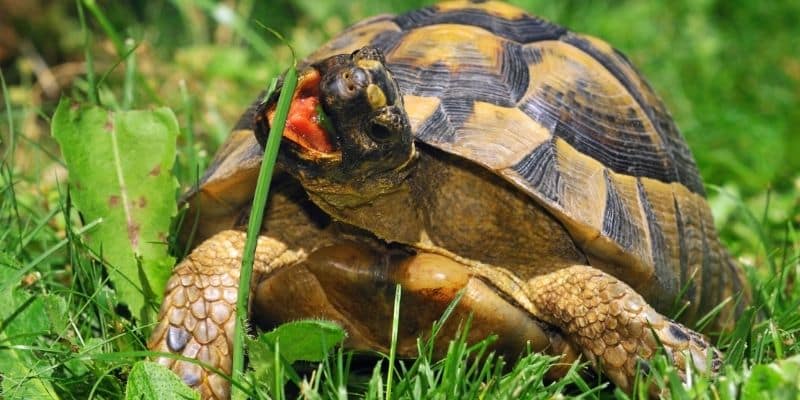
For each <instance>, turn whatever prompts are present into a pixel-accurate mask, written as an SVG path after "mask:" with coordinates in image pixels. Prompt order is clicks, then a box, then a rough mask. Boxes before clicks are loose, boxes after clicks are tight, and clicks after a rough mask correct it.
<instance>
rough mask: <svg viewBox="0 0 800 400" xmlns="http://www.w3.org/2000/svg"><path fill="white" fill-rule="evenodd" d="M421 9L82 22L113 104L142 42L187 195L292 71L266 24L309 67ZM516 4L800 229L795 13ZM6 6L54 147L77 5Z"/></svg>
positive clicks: (289, 8) (29, 114)
mask: <svg viewBox="0 0 800 400" xmlns="http://www.w3.org/2000/svg"><path fill="white" fill-rule="evenodd" d="M86 3H94V2H93V1H91V2H86ZM427 3H428V2H423V1H419V0H402V1H401V0H391V1H342V0H333V1H331V0H328V1H318V0H294V1H286V0H279V1H267V2H260V1H253V0H243V1H225V2H219V3H217V2H213V1H210V0H198V1H180V0H173V1H163V0H157V1H130V2H117V1H100V2H97V3H96V4H97V6H98V7H99V9H101V10H102V13H103V14H104V15H105V17H106V18H107V21H106V24H105V26H104V24H103V23H101V21H100V19H98V18H96V16H95V15H93V14H92V13H90V12H87V15H86V21H87V23H88V25H89V26H90V28H91V30H92V31H93V37H92V43H93V45H92V48H91V50H92V52H93V54H94V58H95V60H94V62H95V69H96V70H97V71H98V74H100V75H103V74H104V73H106V72H108V75H107V76H105V77H104V78H105V79H104V83H105V86H104V87H105V89H104V90H103V91H102V92H101V96H102V98H103V99H104V102H105V103H106V104H109V105H112V107H113V106H114V105H115V104H119V100H118V99H119V98H120V97H122V96H123V95H124V94H123V93H122V91H123V90H122V89H121V83H120V82H122V80H123V77H124V74H125V71H126V68H128V66H129V65H130V64H124V63H123V64H122V65H118V64H119V63H118V61H119V59H120V57H119V55H118V53H119V48H120V47H124V45H123V46H120V43H122V42H123V41H124V40H125V39H128V38H130V39H131V40H132V43H133V44H135V45H136V46H137V47H136V50H135V52H134V53H135V65H136V70H135V71H134V72H135V76H136V82H137V85H136V86H135V87H134V88H133V90H134V93H133V94H132V95H133V98H134V99H135V106H136V107H139V108H141V107H148V106H152V105H167V106H170V107H172V108H173V109H174V110H175V111H176V113H177V114H178V116H179V118H180V119H181V126H182V128H183V129H184V133H185V135H184V136H183V137H182V138H181V144H182V145H188V146H189V147H188V149H187V148H186V147H184V149H187V150H186V151H183V152H182V154H181V159H180V160H179V161H180V163H179V165H180V166H181V167H180V168H179V169H178V171H177V172H178V175H179V177H180V178H181V181H182V183H183V184H184V185H187V184H188V183H189V182H191V180H192V179H193V177H194V176H196V173H197V171H198V170H199V171H202V169H203V168H204V166H205V164H206V163H207V162H208V159H209V157H210V156H211V155H213V152H214V150H215V149H216V148H217V146H218V145H219V144H220V143H221V142H222V141H223V140H224V138H225V136H226V135H227V132H228V129H229V128H230V127H231V125H232V124H233V123H234V122H235V121H236V119H237V117H238V114H239V113H241V111H242V110H244V109H245V107H246V106H247V105H248V103H249V102H251V101H252V100H253V99H254V96H255V95H256V94H257V93H258V92H259V91H260V90H261V89H262V88H264V87H265V85H266V83H267V82H268V79H269V77H271V76H273V75H274V74H277V73H279V72H280V71H281V70H282V69H283V68H285V66H287V65H289V60H290V53H289V51H288V50H287V49H286V47H285V46H282V45H281V43H280V41H279V40H278V39H276V38H275V37H274V36H273V35H271V34H270V33H269V32H267V30H266V29H264V28H263V27H264V26H266V27H269V28H272V29H274V30H276V31H277V32H280V33H282V34H283V35H284V36H285V37H286V38H287V39H288V41H289V42H290V43H291V44H292V45H293V46H294V48H295V49H296V50H297V53H298V56H300V57H302V56H304V55H305V54H308V53H309V52H310V51H311V50H313V49H314V48H316V47H317V46H319V45H320V44H321V43H323V42H324V41H325V40H326V39H328V38H330V37H331V36H333V35H335V34H336V33H337V32H339V31H340V30H341V29H343V28H344V27H346V26H347V25H349V24H351V23H353V22H355V21H357V20H359V19H361V18H364V17H366V16H369V15H373V14H377V13H384V12H391V13H397V12H403V11H405V10H410V9H413V8H416V7H419V6H423V5H425V4H427ZM513 3H515V4H517V5H519V6H521V7H522V8H524V9H526V10H528V11H530V12H532V13H535V14H538V15H541V16H543V17H545V18H547V19H550V20H552V21H554V22H557V23H559V24H562V25H565V26H567V27H569V28H570V29H572V30H574V31H578V32H583V33H587V34H591V35H594V36H597V37H600V38H603V39H605V40H606V41H608V42H610V43H611V44H612V45H614V46H615V47H617V48H618V49H620V50H621V51H622V52H624V53H625V54H627V55H628V57H629V58H630V59H631V60H632V61H633V63H634V64H635V65H637V66H638V67H639V68H640V70H641V71H642V72H643V73H644V75H645V76H646V77H647V78H648V79H649V81H650V83H651V84H652V86H654V87H655V89H656V91H657V93H659V94H660V95H661V97H662V98H663V99H664V100H665V102H666V103H667V105H668V107H669V109H670V110H671V111H672V113H673V116H674V117H675V119H676V120H677V123H678V126H679V127H680V128H681V130H682V132H683V134H684V135H685V136H686V138H687V140H688V142H689V144H690V147H691V148H692V150H693V151H694V154H695V157H696V158H697V161H698V164H699V166H700V170H701V172H702V175H703V177H704V179H705V182H706V183H707V184H711V185H718V186H722V187H724V188H725V190H726V192H730V193H733V194H734V195H738V196H741V197H742V198H744V199H745V201H746V202H747V203H748V204H750V205H751V206H752V208H753V209H755V210H758V209H761V208H764V207H766V205H767V203H771V204H775V203H776V202H777V203H781V204H780V206H778V207H770V208H769V209H770V210H769V212H768V213H767V219H768V220H769V221H772V222H774V223H775V224H777V225H781V226H784V227H785V223H786V221H790V223H793V224H795V225H796V224H797V223H798V222H800V221H798V219H800V217H798V212H797V210H798V205H797V203H798V199H797V193H800V189H798V187H800V156H798V153H800V134H798V132H796V127H797V126H798V125H800V111H798V109H797V107H798V104H800V102H798V98H799V97H800V23H798V22H799V21H800V1H796V0H786V1H729V0H676V1H647V2H644V1H592V2H586V1H556V2H554V1H541V0H527V1H514V2H513ZM0 6H2V10H3V12H0V43H2V45H1V46H0V62H2V68H3V74H4V77H5V79H6V82H7V83H8V85H9V88H10V97H11V98H10V104H11V108H12V111H13V113H14V117H15V121H16V122H17V123H18V124H19V125H17V126H22V127H24V128H23V130H22V133H23V136H24V138H23V139H24V140H23V141H26V140H27V142H29V143H36V144H37V146H38V147H39V148H44V149H46V150H47V149H49V150H52V151H55V148H54V147H53V146H52V144H51V143H49V140H50V139H49V138H48V135H47V132H48V130H49V129H48V127H47V119H48V116H49V115H51V114H52V110H53V108H54V105H55V104H56V102H57V99H58V97H59V96H60V95H61V94H62V93H68V94H70V95H72V96H75V97H81V96H84V95H83V94H82V93H83V92H82V90H83V89H85V88H86V81H85V79H84V77H83V66H84V64H83V61H84V60H85V54H86V53H85V50H86V49H85V46H84V35H83V33H82V31H81V27H80V23H79V17H78V13H77V7H76V4H75V2H72V1H44V0H36V1H29V0H0ZM184 85H185V86H184ZM182 89H185V90H183V91H182ZM0 129H5V128H0ZM4 132H6V131H4ZM7 142H8V141H5V143H7ZM18 151H20V152H23V154H21V155H20V156H19V157H17V162H18V163H22V165H21V166H20V167H21V168H22V169H23V170H24V171H25V173H27V174H31V175H33V176H36V174H38V173H41V171H47V170H48V169H47V167H46V164H47V157H46V156H41V155H36V154H33V153H27V154H25V153H24V149H23V148H21V149H19V150H18ZM26 159H27V160H28V162H25V161H24V160H26ZM190 160H191V161H190ZM195 161H196V162H197V165H190V163H192V162H195ZM716 193H717V192H716V191H715V190H713V188H712V190H711V196H712V199H713V201H712V206H713V207H714V209H715V215H716V216H717V219H718V222H720V223H721V224H722V225H725V222H726V221H729V220H730V219H731V216H732V215H733V214H735V212H736V206H735V205H734V202H733V201H731V200H730V196H718V195H717V194H716ZM734 197H735V196H734ZM733 219H735V216H734V218H733Z"/></svg>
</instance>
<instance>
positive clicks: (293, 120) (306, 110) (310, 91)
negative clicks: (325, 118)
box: [268, 70, 335, 153]
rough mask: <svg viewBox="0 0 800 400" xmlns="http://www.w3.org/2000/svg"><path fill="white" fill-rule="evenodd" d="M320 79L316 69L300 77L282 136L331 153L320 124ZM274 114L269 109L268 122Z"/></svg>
mask: <svg viewBox="0 0 800 400" xmlns="http://www.w3.org/2000/svg"><path fill="white" fill-rule="evenodd" d="M320 80H321V77H320V75H319V72H318V71H316V70H313V71H310V72H308V73H306V74H304V75H303V76H302V77H301V78H300V82H299V84H298V88H297V91H296V92H295V95H294V97H293V98H292V103H291V104H290V105H289V115H288V116H287V117H286V127H284V129H283V136H284V137H285V138H287V139H289V140H291V141H292V142H295V143H297V144H298V145H300V146H301V147H303V148H306V149H310V150H315V151H318V152H321V153H331V152H333V151H334V150H335V149H334V146H333V144H332V143H331V141H330V135H329V133H328V132H327V131H326V130H325V128H324V127H323V126H322V125H321V124H320V121H321V118H320V115H319V112H320V111H319V109H320V107H319V82H320ZM274 115H275V110H274V109H273V110H270V111H269V114H268V118H269V121H270V123H272V120H273V118H274Z"/></svg>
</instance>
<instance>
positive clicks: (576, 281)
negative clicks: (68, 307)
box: [524, 266, 722, 392]
mask: <svg viewBox="0 0 800 400" xmlns="http://www.w3.org/2000/svg"><path fill="white" fill-rule="evenodd" d="M524 286H525V288H526V289H525V290H526V292H527V294H528V298H529V299H530V301H531V303H532V306H533V308H534V310H535V311H534V314H536V316H537V317H539V318H541V319H542V320H544V321H546V322H548V323H550V324H553V325H555V326H557V327H558V328H560V329H561V330H562V331H563V332H564V333H565V335H566V336H567V337H568V338H569V339H570V340H571V341H573V342H574V343H576V344H577V345H578V347H579V348H580V349H581V350H582V351H583V353H584V354H585V355H586V356H587V357H588V358H589V359H590V360H592V361H593V362H594V363H595V365H597V366H598V367H599V368H600V369H602V372H604V373H605V374H606V375H607V376H609V377H610V378H611V380H612V381H613V382H614V383H615V384H616V385H617V386H619V387H620V388H621V389H623V390H625V391H628V392H630V391H631V390H632V389H633V387H632V386H633V382H634V377H635V375H634V374H635V373H636V368H637V363H638V361H639V360H640V359H642V360H646V359H649V358H650V357H652V356H653V355H654V354H655V353H656V351H658V349H659V347H660V345H663V348H664V350H665V352H666V354H667V356H668V357H670V359H671V360H672V361H673V363H674V364H675V367H677V368H678V370H679V371H681V374H684V373H685V368H686V366H687V361H689V360H687V359H686V357H687V356H689V357H690V358H691V363H693V364H694V366H695V367H696V368H697V370H698V371H701V372H707V373H709V372H710V373H715V372H717V370H718V369H719V367H720V365H721V360H722V355H721V354H720V353H719V351H718V350H717V349H715V348H714V347H712V346H711V345H710V344H709V343H708V342H707V341H706V340H705V339H704V338H703V336H701V335H700V334H698V333H696V332H694V331H692V330H690V329H689V328H687V327H685V326H683V325H681V324H679V323H677V322H674V321H672V320H670V319H669V318H667V317H665V316H663V315H661V314H659V313H658V312H656V311H655V310H654V309H653V308H652V307H650V305H648V304H647V303H646V302H645V300H644V299H643V298H642V296H640V295H639V294H638V293H636V292H635V291H634V290H633V289H632V288H631V287H629V286H628V285H626V284H625V283H623V282H622V281H620V280H618V279H616V278H614V277H613V276H611V275H609V274H606V273H605V272H602V271H600V270H598V269H596V268H592V267H589V266H572V267H569V268H565V269H562V270H558V271H555V272H552V273H549V274H545V275H542V276H538V277H536V278H533V279H530V280H529V281H528V282H527V284H526V285H524ZM653 333H655V336H656V337H657V339H658V340H656V337H654V335H653ZM659 342H660V344H659ZM709 362H710V363H709Z"/></svg>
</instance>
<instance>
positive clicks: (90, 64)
mask: <svg viewBox="0 0 800 400" xmlns="http://www.w3.org/2000/svg"><path fill="white" fill-rule="evenodd" d="M75 5H76V6H77V7H78V18H79V20H80V23H81V29H82V30H83V47H84V56H85V57H86V81H87V82H88V83H89V88H88V89H87V93H88V94H89V102H90V103H92V104H100V100H99V95H98V93H97V79H96V78H95V76H94V54H93V53H92V31H91V30H90V29H89V27H88V26H87V25H86V17H84V15H83V5H82V4H81V1H80V0H75Z"/></svg>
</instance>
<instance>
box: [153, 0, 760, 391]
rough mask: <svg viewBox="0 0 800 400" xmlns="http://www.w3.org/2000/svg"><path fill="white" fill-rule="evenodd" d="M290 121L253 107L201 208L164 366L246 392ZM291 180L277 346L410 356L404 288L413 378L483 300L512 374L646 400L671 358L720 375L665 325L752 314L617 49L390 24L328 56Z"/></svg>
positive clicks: (354, 31) (461, 24) (269, 303)
mask: <svg viewBox="0 0 800 400" xmlns="http://www.w3.org/2000/svg"><path fill="white" fill-rule="evenodd" d="M275 103H276V96H275V95H273V96H272V97H270V98H267V99H259V100H257V101H256V102H255V103H254V104H253V105H251V107H250V108H249V109H248V110H247V111H246V112H245V114H244V115H243V116H242V118H241V119H240V121H239V122H238V123H237V124H236V126H235V128H234V129H233V131H232V133H231V134H230V137H229V138H228V139H227V141H226V143H225V144H223V146H222V147H221V149H220V150H219V152H218V153H217V155H216V156H215V158H214V160H213V161H212V163H211V165H210V167H209V168H208V170H207V171H206V173H205V175H204V176H203V178H202V179H201V181H200V184H199V186H198V187H196V188H195V189H193V190H191V191H189V193H188V194H187V195H186V197H185V199H184V201H185V202H186V204H188V210H189V211H188V218H186V220H187V221H190V222H191V221H196V222H197V223H196V224H191V223H189V224H186V225H192V229H190V230H191V231H192V233H193V235H195V239H196V240H197V241H201V242H202V243H201V244H200V245H199V246H197V247H196V248H194V250H193V251H192V252H191V254H189V255H188V256H187V257H186V258H185V259H184V260H183V261H182V262H181V263H180V264H178V265H177V266H176V268H175V270H174V273H173V276H172V278H171V279H170V280H169V282H168V284H167V288H166V295H165V300H164V303H163V305H162V307H161V311H160V314H159V323H158V325H157V326H156V328H155V329H154V332H153V334H152V336H151V339H150V341H149V343H148V345H149V347H150V348H151V349H154V350H158V351H164V352H172V353H177V354H181V355H183V356H186V357H189V358H196V359H198V360H201V361H203V362H206V363H208V364H211V365H213V366H216V367H219V368H220V369H221V370H222V371H224V372H226V373H230V370H231V359H230V357H231V351H232V350H231V345H232V334H233V326H234V318H233V315H234V314H235V306H234V305H235V300H236V297H237V284H238V277H239V265H240V259H241V248H242V246H243V243H244V236H245V234H244V232H243V229H242V227H243V225H244V221H245V220H246V218H247V215H248V213H249V206H250V201H251V198H252V195H253V191H254V189H253V188H254V187H255V180H256V176H257V171H258V168H259V166H260V163H261V157H262V154H263V146H262V145H263V141H264V138H265V132H267V130H268V127H269V124H270V122H271V118H272V115H273V113H274V108H275ZM318 109H321V110H322V111H323V113H322V114H317V112H316V110H318ZM322 115H325V116H327V118H326V121H322V120H321V118H322V117H321V116H322ZM277 170H278V172H276V176H275V178H274V183H273V188H272V189H271V193H270V201H269V204H268V205H267V209H266V216H265V221H264V223H263V225H262V232H261V236H260V237H259V239H258V246H257V250H256V252H257V256H256V266H255V269H256V271H255V274H254V278H253V282H252V285H251V293H252V295H253V297H252V300H251V310H250V313H251V318H252V320H253V321H255V322H256V324H257V325H258V326H265V327H266V326H272V325H275V324H278V323H280V322H283V321H289V320H293V319H298V318H306V317H317V318H325V319H331V320H334V321H337V322H339V323H341V324H342V325H343V326H344V327H345V329H346V330H347V331H348V333H349V336H348V338H347V339H346V341H345V346H347V347H350V348H354V349H362V350H386V349H387V348H388V346H389V328H390V324H391V312H392V303H393V293H394V287H395V285H397V284H399V285H401V287H402V290H403V296H402V298H403V302H402V304H401V307H400V310H401V323H400V327H399V329H400V332H399V339H398V354H400V355H401V356H408V357H413V356H414V355H415V351H416V343H415V340H416V338H417V337H419V336H424V335H425V334H426V332H427V330H429V329H430V326H431V323H432V321H434V320H435V319H436V318H438V317H439V315H440V314H441V312H442V310H444V309H445V307H446V306H447V305H448V304H449V303H450V302H452V301H453V300H454V299H455V298H456V297H457V296H458V293H463V295H462V297H461V298H460V302H459V303H458V306H457V308H456V312H455V314H454V318H453V320H457V319H458V318H466V317H467V316H468V315H470V316H471V317H472V318H473V320H472V328H471V330H470V338H471V339H474V340H476V339H478V338H481V337H485V336H487V335H490V334H497V335H498V340H497V342H496V348H497V350H498V351H500V352H501V353H503V354H506V355H508V356H510V357H513V356H514V355H516V354H519V353H520V352H521V351H522V350H523V349H524V348H525V346H530V348H531V349H533V350H536V351H543V352H549V353H550V354H558V355H563V361H564V362H571V361H572V360H574V359H576V358H578V357H579V356H580V355H583V356H585V357H586V358H587V359H588V360H590V361H591V362H592V364H593V365H594V366H595V367H596V368H597V369H598V370H599V371H602V372H603V373H604V374H606V375H607V376H608V378H609V379H610V380H611V381H613V382H614V383H615V384H616V385H617V386H618V387H620V388H622V389H623V390H628V391H629V390H631V389H632V385H633V381H634V377H635V374H636V371H637V369H638V368H646V367H647V360H648V359H649V358H651V357H652V356H653V354H655V353H656V352H657V351H658V350H659V349H660V348H662V347H663V349H664V351H665V352H666V354H667V355H668V356H669V357H670V359H671V360H672V361H673V362H674V364H675V366H676V367H677V368H678V369H679V370H681V371H683V370H685V368H686V367H687V365H688V364H689V361H691V363H693V364H694V365H695V367H697V369H698V370H700V371H706V372H709V373H713V372H715V371H716V370H717V369H718V368H719V365H720V362H721V354H720V353H719V352H718V350H716V349H715V348H714V347H713V346H712V345H711V344H709V342H708V341H707V340H706V339H705V338H704V336H703V335H701V334H700V333H697V332H695V331H692V330H691V329H689V328H687V327H685V326H684V325H682V324H680V323H678V322H675V321H673V320H671V319H670V318H668V317H665V316H664V315H663V313H668V312H669V311H670V310H673V309H675V307H676V306H677V307H679V308H682V309H683V313H682V316H681V318H682V321H683V322H685V323H688V324H691V323H694V322H696V321H697V320H698V318H699V317H701V316H702V315H704V314H705V313H708V312H709V311H711V310H712V309H714V308H715V307H717V306H718V305H719V304H720V303H723V302H724V301H726V300H728V301H727V303H725V305H724V306H723V307H721V309H720V310H721V311H720V312H719V314H718V315H717V318H716V319H715V322H714V323H713V324H711V325H710V326H711V328H710V329H726V328H729V327H730V326H731V324H732V323H733V320H734V319H735V317H736V316H737V315H738V314H739V313H741V312H742V309H743V307H745V306H746V305H747V304H748V302H749V299H750V294H749V288H748V287H747V283H746V281H745V279H744V278H743V275H742V273H741V272H740V270H739V269H738V268H737V266H736V264H735V262H734V261H733V260H732V258H731V257H730V255H729V254H728V253H727V252H726V250H725V249H724V247H723V246H722V245H721V243H720V241H719V239H718V237H717V234H716V231H715V228H714V223H713V220H712V216H711V211H710V209H709V206H708V204H707V202H706V200H705V192H704V188H703V183H702V180H701V178H700V177H699V175H698V171H697V167H696V164H695V162H694V160H693V157H692V154H691V152H690V150H689V149H688V147H687V145H686V143H685V141H684V139H683V137H682V136H681V134H680V133H679V131H678V129H677V127H676V125H675V123H674V122H673V120H672V119H671V117H670V115H669V113H668V111H667V110H666V108H665V107H664V104H663V103H662V101H661V100H660V99H659V98H658V97H657V95H656V94H655V93H654V92H653V90H652V89H651V87H650V86H649V85H648V84H647V82H646V81H645V80H644V78H642V77H641V75H640V74H639V73H638V72H637V71H636V69H635V68H634V67H633V66H632V65H631V63H630V62H629V61H628V60H627V59H626V58H625V56H624V55H622V54H621V53H620V52H619V51H617V50H615V49H613V48H612V47H611V46H610V45H608V44H607V43H605V42H603V41H601V40H599V39H596V38H593V37H590V36H586V35H581V34H576V33H573V32H570V31H568V30H566V29H565V28H563V27H560V26H558V25H555V24H553V23H550V22H548V21H545V20H544V19H541V18H539V17H535V16H531V15H529V14H527V13H526V12H524V11H522V10H520V9H518V8H516V7H513V6H510V5H507V4H504V3H499V2H492V1H485V2H484V1H458V2H448V3H441V4H438V5H435V6H431V7H427V8H423V9H420V10H416V11H411V12H408V13H406V14H403V15H399V16H393V15H380V16H377V17H373V18H371V19H367V20H365V21H363V22H360V23H358V24H356V25H354V26H352V27H350V28H348V29H347V30H345V31H344V32H343V33H342V34H340V35H338V36H337V37H335V38H333V39H332V40H331V41H329V42H328V43H327V44H325V45H324V46H322V47H321V48H320V49H319V50H317V51H316V52H314V53H313V54H312V55H310V56H309V57H308V58H307V59H306V60H305V61H304V63H303V64H302V65H301V68H300V78H299V82H298V86H297V89H296V91H295V93H294V95H293V99H292V105H291V110H290V115H289V119H288V123H287V127H286V129H285V130H284V133H283V138H282V148H281V151H280V154H279V158H278V168H277ZM185 231H189V230H185ZM184 236H190V235H188V234H186V233H185V232H184ZM730 300H733V301H730ZM447 326H449V328H446V329H444V330H443V331H442V332H441V333H440V335H439V336H437V338H436V340H437V341H440V342H441V341H445V340H447V339H449V338H452V336H453V335H454V334H455V332H456V329H457V323H456V322H453V323H448V325H447ZM158 361H159V362H161V363H162V364H164V365H167V366H169V367H171V368H172V369H173V370H174V371H176V372H177V373H178V374H179V375H180V376H181V377H182V379H183V380H184V381H185V382H186V383H188V384H189V385H191V386H194V387H196V388H198V390H200V391H201V393H202V395H203V397H204V398H227V397H228V396H229V384H228V382H227V381H226V380H224V379H223V378H222V377H220V376H219V375H216V374H213V373H209V372H207V371H205V370H203V369H202V368H201V367H200V366H198V365H196V364H193V363H190V362H186V361H180V360H179V361H176V360H174V359H171V358H166V357H161V358H159V360H158ZM554 371H555V373H556V374H557V373H558V369H557V368H555V369H554Z"/></svg>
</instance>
